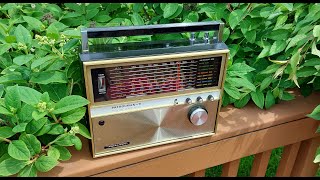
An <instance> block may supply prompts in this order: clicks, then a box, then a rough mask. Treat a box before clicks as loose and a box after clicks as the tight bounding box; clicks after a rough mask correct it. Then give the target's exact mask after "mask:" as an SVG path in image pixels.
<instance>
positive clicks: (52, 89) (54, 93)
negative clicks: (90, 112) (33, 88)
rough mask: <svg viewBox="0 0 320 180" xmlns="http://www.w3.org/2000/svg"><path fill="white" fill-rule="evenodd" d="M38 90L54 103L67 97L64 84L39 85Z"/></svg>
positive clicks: (66, 88)
mask: <svg viewBox="0 0 320 180" xmlns="http://www.w3.org/2000/svg"><path fill="white" fill-rule="evenodd" d="M40 88H41V90H42V91H43V92H48V93H49V96H50V98H51V99H52V100H54V101H56V102H57V101H59V100H60V99H62V98H64V97H66V96H67V95H68V87H67V85H66V84H46V85H44V84H41V85H40Z"/></svg>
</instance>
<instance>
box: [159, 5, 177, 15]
mask: <svg viewBox="0 0 320 180" xmlns="http://www.w3.org/2000/svg"><path fill="white" fill-rule="evenodd" d="M178 7H179V6H178V4H177V3H168V4H166V6H165V8H164V9H163V17H164V18H168V17H170V16H172V15H173V14H174V13H175V12H176V11H177V10H178Z"/></svg>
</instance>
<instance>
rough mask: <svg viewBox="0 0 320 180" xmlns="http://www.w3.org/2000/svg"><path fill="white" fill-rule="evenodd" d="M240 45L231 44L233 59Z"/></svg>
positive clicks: (231, 56)
mask: <svg viewBox="0 0 320 180" xmlns="http://www.w3.org/2000/svg"><path fill="white" fill-rule="evenodd" d="M239 48H240V46H239V45H238V44H230V45H229V50H230V58H231V59H232V58H233V57H234V56H235V55H236V53H237V52H238V50H239Z"/></svg>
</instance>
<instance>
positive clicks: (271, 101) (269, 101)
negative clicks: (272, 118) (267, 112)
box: [265, 90, 276, 109]
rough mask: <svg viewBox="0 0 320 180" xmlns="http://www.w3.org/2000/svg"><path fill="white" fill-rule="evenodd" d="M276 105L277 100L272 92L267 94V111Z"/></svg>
mask: <svg viewBox="0 0 320 180" xmlns="http://www.w3.org/2000/svg"><path fill="white" fill-rule="evenodd" d="M275 103H276V101H275V98H274V96H273V94H272V92H271V91H270V90H269V91H268V92H267V95H266V102H265V107H266V109H269V108H270V107H271V106H273V105H274V104H275Z"/></svg>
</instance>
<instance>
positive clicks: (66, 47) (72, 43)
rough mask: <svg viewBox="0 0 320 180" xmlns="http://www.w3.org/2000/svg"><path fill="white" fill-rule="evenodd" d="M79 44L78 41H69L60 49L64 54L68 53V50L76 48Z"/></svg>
mask: <svg viewBox="0 0 320 180" xmlns="http://www.w3.org/2000/svg"><path fill="white" fill-rule="evenodd" d="M78 43H79V39H71V40H70V41H68V42H67V44H65V45H64V46H63V47H62V48H63V51H64V52H68V51H69V50H71V49H73V48H76V47H77V45H78Z"/></svg>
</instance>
